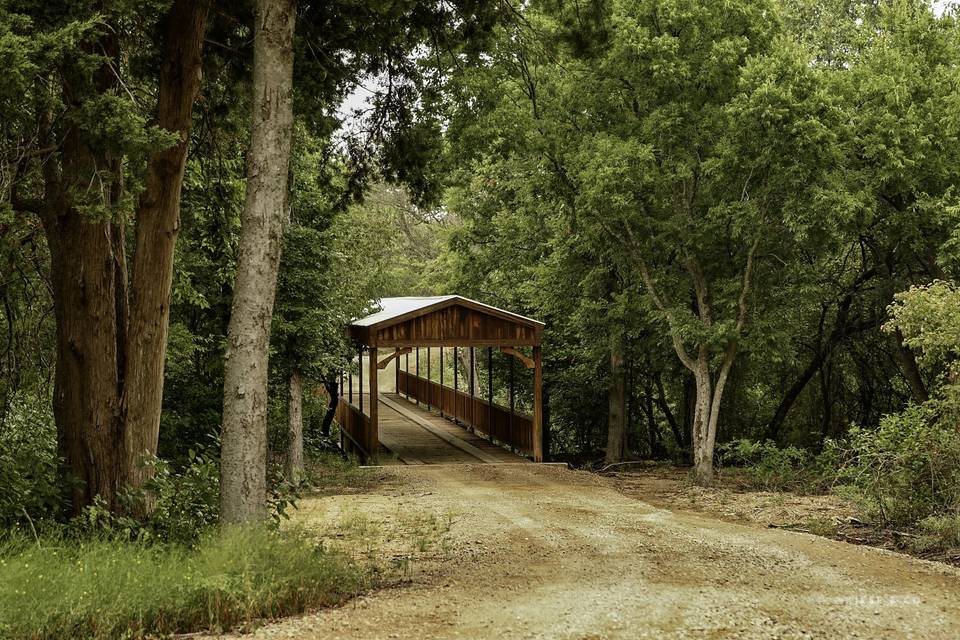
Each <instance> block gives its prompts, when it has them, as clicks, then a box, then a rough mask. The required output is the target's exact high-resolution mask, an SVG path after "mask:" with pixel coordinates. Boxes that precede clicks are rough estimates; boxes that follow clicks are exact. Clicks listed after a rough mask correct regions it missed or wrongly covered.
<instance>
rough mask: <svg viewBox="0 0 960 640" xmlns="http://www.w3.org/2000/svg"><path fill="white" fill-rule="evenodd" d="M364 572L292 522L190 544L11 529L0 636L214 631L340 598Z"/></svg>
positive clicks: (360, 583)
mask: <svg viewBox="0 0 960 640" xmlns="http://www.w3.org/2000/svg"><path fill="white" fill-rule="evenodd" d="M366 580H367V579H366V575H365V573H364V571H363V570H362V569H360V568H359V567H358V566H357V565H356V564H355V563H353V562H351V561H350V560H349V559H348V558H346V557H345V556H344V555H343V554H340V553H336V552H331V551H328V550H325V549H324V548H323V547H322V546H318V545H317V544H316V543H315V542H312V541H311V540H310V539H309V538H308V537H307V536H306V535H304V534H303V533H302V532H300V531H298V530H295V529H285V530H283V531H272V530H268V529H265V528H260V527H252V528H251V527H238V528H229V529H223V530H216V531H212V532H210V533H208V534H206V535H205V536H204V537H203V538H201V540H200V542H199V544H197V545H196V546H195V547H194V548H192V549H188V548H186V547H182V546H179V545H165V544H157V545H144V544H137V543H131V542H124V541H118V540H115V539H87V540H75V539H70V538H57V537H48V538H44V537H41V538H40V540H39V541H35V540H33V539H30V538H27V537H24V536H11V537H7V538H6V539H5V540H3V541H0V637H2V638H10V639H11V640H19V639H30V640H46V639H51V640H52V639H54V638H88V639H94V640H100V639H106V638H145V637H156V636H165V635H169V634H176V633H189V632H194V631H202V630H211V631H222V630H226V629H233V628H237V627H242V626H249V625H251V624H253V623H256V621H258V620H261V619H272V618H278V617H281V616H287V615H292V614H297V613H300V612H302V611H304V610H306V609H308V608H313V607H318V606H324V605H332V604H336V603H339V602H342V601H343V600H345V599H347V598H349V597H350V596H352V595H354V594H356V593H357V592H358V591H360V590H361V589H362V588H364V585H365V582H366Z"/></svg>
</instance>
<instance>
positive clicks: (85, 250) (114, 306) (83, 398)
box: [41, 0, 206, 511]
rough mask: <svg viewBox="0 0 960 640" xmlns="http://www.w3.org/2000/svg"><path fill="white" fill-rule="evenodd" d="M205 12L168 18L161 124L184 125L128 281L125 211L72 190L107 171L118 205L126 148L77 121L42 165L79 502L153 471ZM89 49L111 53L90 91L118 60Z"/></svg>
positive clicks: (111, 78) (70, 95) (60, 392)
mask: <svg viewBox="0 0 960 640" xmlns="http://www.w3.org/2000/svg"><path fill="white" fill-rule="evenodd" d="M205 20H206V3H205V2H193V1H191V0H176V1H175V2H174V3H173V6H172V7H171V9H170V14H169V15H168V16H167V18H166V21H167V29H166V34H165V37H166V40H165V47H166V49H165V62H164V65H163V69H162V71H161V82H160V87H159V105H158V116H157V124H158V125H159V126H161V127H163V128H165V129H168V130H171V131H176V132H178V133H181V134H182V136H183V137H182V142H181V144H179V145H177V146H175V147H174V148H173V149H168V150H164V151H161V152H158V153H156V154H154V155H153V156H151V158H150V159H149V163H148V175H147V181H146V185H145V190H144V192H143V195H142V197H141V200H140V203H139V206H138V210H137V214H136V224H137V236H136V237H137V239H136V245H137V250H136V255H135V267H134V271H135V273H134V282H133V284H132V286H130V287H128V282H127V262H126V240H125V221H124V220H114V221H112V222H101V221H97V220H94V219H92V218H91V217H89V216H86V215H84V214H82V213H80V212H79V211H78V210H77V208H76V207H75V205H74V203H73V201H72V196H71V192H72V191H73V190H74V189H77V190H83V189H86V188H87V185H89V183H90V182H91V179H90V176H91V175H99V176H103V175H110V176H112V182H111V183H110V185H109V186H110V189H109V196H108V197H105V198H104V201H103V202H102V203H101V204H103V205H105V206H106V207H108V208H109V207H112V206H113V205H115V204H116V203H117V202H118V201H119V199H120V195H121V192H122V188H123V185H122V181H121V178H122V171H121V160H120V159H119V158H112V157H108V156H107V155H105V154H104V153H103V152H102V151H98V150H96V149H93V148H91V147H90V146H89V145H88V143H87V141H86V140H85V139H84V133H83V131H82V130H81V129H79V128H78V127H77V126H75V125H72V126H68V128H67V130H66V132H65V133H64V135H63V140H62V145H61V146H60V149H59V152H58V153H57V154H55V156H54V157H52V158H50V159H48V160H47V161H46V162H45V163H44V165H43V177H44V184H45V187H44V188H45V194H44V206H43V211H42V212H41V217H42V219H43V223H44V229H45V231H46V234H47V240H48V245H49V247H50V255H51V280H52V284H53V299H54V315H55V319H56V324H57V366H56V380H55V385H54V386H55V390H54V416H55V419H56V423H57V433H58V442H59V444H60V449H61V453H62V455H63V457H64V460H65V462H66V467H67V469H68V471H69V472H70V474H71V475H73V476H75V478H76V479H77V480H79V481H80V483H79V484H76V483H75V485H74V489H73V493H72V506H73V509H74V511H78V510H80V509H81V508H82V507H84V506H85V505H88V504H90V503H91V502H92V501H93V499H94V497H95V496H100V497H101V498H102V499H103V500H104V501H105V503H106V504H107V506H108V507H109V508H113V507H114V506H115V496H116V492H117V491H118V490H119V489H120V488H121V487H122V486H124V485H133V486H138V485H140V484H141V483H142V481H143V480H144V479H145V477H146V474H147V473H148V471H145V470H144V469H143V468H141V467H140V466H139V465H137V464H136V461H137V460H136V459H138V458H139V457H140V455H141V454H142V453H144V452H147V453H155V452H156V447H157V436H158V428H159V421H160V399H161V395H162V387H163V359H164V350H165V347H166V326H167V318H168V312H169V310H168V307H169V298H170V281H171V276H170V274H171V273H172V262H173V251H174V247H173V241H174V239H175V236H176V227H177V225H178V223H177V222H176V220H177V218H178V215H179V194H180V185H181V182H182V178H183V163H184V156H185V154H186V143H185V140H186V131H187V130H188V128H189V124H190V111H191V108H192V104H193V101H194V98H195V95H196V91H197V86H198V84H199V70H200V47H201V46H202V43H203V39H204V34H205ZM95 50H96V52H97V53H103V54H104V55H106V56H107V58H108V61H107V62H105V63H104V64H103V66H102V67H101V68H100V69H98V70H97V71H96V72H95V73H94V81H95V87H96V91H97V92H98V93H104V92H108V91H112V90H115V89H116V88H117V85H118V83H119V80H118V77H117V72H116V70H117V69H119V68H121V65H120V64H119V58H120V50H119V45H118V43H117V40H116V38H115V37H114V36H110V35H108V36H104V37H103V38H102V39H101V40H100V41H99V42H98V43H97V45H96V47H95ZM72 73H73V74H75V73H76V71H75V70H74V71H65V72H64V73H63V74H62V75H63V78H64V81H63V82H64V96H65V101H66V103H67V105H68V106H69V107H71V108H80V106H81V104H82V102H83V100H84V99H85V98H86V97H88V96H87V95H85V94H83V93H75V92H74V91H73V87H72V86H71V79H72V77H73V76H72V75H71V74H72ZM82 84H83V83H82V82H81V83H80V85H82ZM42 128H44V129H47V130H48V131H49V130H50V129H52V125H51V124H50V123H49V122H46V123H45V124H44V126H43V127H42ZM50 135H51V138H52V136H53V135H54V134H53V133H52V131H51V132H50ZM50 142H51V143H53V142H54V140H52V139H51V140H50ZM53 146H56V145H55V144H54V145H53ZM171 219H172V220H173V221H174V222H173V223H172V235H171V225H170V224H169V221H170V220H171ZM164 265H165V266H164ZM128 292H129V296H128ZM128 298H132V300H129V301H128ZM128 302H129V303H128Z"/></svg>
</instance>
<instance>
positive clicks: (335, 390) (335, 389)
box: [320, 380, 340, 438]
mask: <svg viewBox="0 0 960 640" xmlns="http://www.w3.org/2000/svg"><path fill="white" fill-rule="evenodd" d="M323 386H324V387H326V388H327V395H328V396H330V402H329V403H328V405H327V411H326V413H324V414H323V422H322V423H321V425H320V435H322V436H323V437H324V438H326V437H329V436H330V426H331V425H333V419H334V418H335V417H336V416H337V405H338V404H340V383H339V382H338V381H337V380H331V381H327V382H324V383H323Z"/></svg>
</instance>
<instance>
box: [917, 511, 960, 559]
mask: <svg viewBox="0 0 960 640" xmlns="http://www.w3.org/2000/svg"><path fill="white" fill-rule="evenodd" d="M917 528H918V531H919V533H918V535H917V537H916V538H914V539H912V540H911V541H910V546H911V547H912V548H913V549H914V550H915V551H919V552H921V553H925V552H931V551H933V552H937V551H943V550H946V551H952V552H954V553H955V552H956V550H957V549H960V515H957V514H956V513H952V514H948V515H942V516H928V517H926V518H924V519H923V520H921V521H920V523H919V525H918V527H917Z"/></svg>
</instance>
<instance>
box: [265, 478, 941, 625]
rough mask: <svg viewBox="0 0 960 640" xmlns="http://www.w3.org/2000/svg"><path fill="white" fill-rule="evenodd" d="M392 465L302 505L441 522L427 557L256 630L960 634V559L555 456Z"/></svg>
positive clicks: (372, 519)
mask: <svg viewBox="0 0 960 640" xmlns="http://www.w3.org/2000/svg"><path fill="white" fill-rule="evenodd" d="M383 473H384V480H385V482H383V483H381V484H379V485H378V486H377V488H376V489H374V490H373V491H372V492H370V493H366V494H362V495H354V496H330V497H323V498H316V499H313V500H311V501H308V502H307V503H306V504H305V505H303V507H302V509H301V513H300V517H301V519H302V520H304V522H306V523H307V524H308V526H309V524H310V523H311V522H313V523H314V524H315V525H316V526H318V527H321V528H322V526H328V525H329V524H330V523H334V522H338V521H340V522H343V521H344V520H345V519H346V520H347V521H350V522H352V523H353V524H348V525H343V526H348V527H349V526H356V523H357V522H363V523H366V525H365V526H369V527H373V528H378V530H379V531H380V532H381V533H383V532H384V531H387V532H389V531H391V530H392V529H391V526H392V525H391V523H392V522H395V521H397V520H401V521H410V522H414V521H415V522H433V523H437V522H445V523H447V524H446V525H444V526H443V527H442V529H441V531H440V533H439V534H438V535H440V537H442V541H441V544H439V545H438V546H437V547H436V553H435V554H434V555H432V556H431V558H432V560H430V559H428V560H427V561H425V562H421V563H419V564H417V568H415V569H413V570H412V573H411V574H410V580H409V581H408V582H404V583H402V584H399V585H396V586H394V587H391V588H387V589H383V590H380V591H376V592H373V593H371V594H368V595H367V596H364V597H362V598H359V599H356V600H353V601H351V602H350V603H348V604H346V605H344V606H343V607H340V608H336V609H329V610H325V611H322V612H319V613H316V614H310V615H307V616H304V617H302V618H298V619H294V620H288V621H285V622H281V623H277V624H272V625H269V626H266V627H263V628H261V629H260V630H258V631H257V632H256V633H255V634H254V636H253V637H256V638H303V639H313V638H349V639H361V638H362V639H364V640H367V639H374V638H576V639H588V638H831V639H834V638H925V639H932V638H944V639H953V638H960V572H958V571H957V570H955V569H952V568H950V567H947V566H945V565H938V564H933V563H927V562H924V561H920V560H915V559H911V558H908V557H905V556H900V555H895V554H892V553H889V552H885V551H880V550H877V549H872V548H866V547H857V546H852V545H848V544H843V543H839V542H834V541H831V540H827V539H824V538H818V537H814V536H810V535H806V534H801V533H791V532H787V531H781V530H773V529H763V528H759V527H752V526H744V525H739V524H733V523H729V522H722V521H719V520H713V519H708V518H704V517H700V516H697V515H691V514H687V513H672V512H669V511H664V510H659V509H656V508H654V507H652V506H650V505H648V504H646V503H644V502H641V501H638V500H636V499H633V498H630V497H627V496H625V495H623V494H621V493H618V492H617V491H616V490H615V489H614V488H613V486H612V485H611V484H610V483H609V482H608V481H606V480H604V479H603V478H599V477H597V476H593V475H590V474H587V473H581V472H574V471H568V470H566V469H564V468H560V467H541V466H535V465H514V466H493V465H476V466H456V467H396V468H392V469H390V470H388V471H384V472H383ZM404 519H407V520H404ZM410 519H412V520H410ZM318 523H327V525H322V524H318ZM424 535H428V534H427V533H425V534H424ZM386 538H390V535H389V533H388V534H387V535H386ZM394 542H396V541H394ZM370 551H371V552H372V553H387V554H388V553H390V550H389V548H384V549H370ZM415 564H416V563H415ZM247 637H249V636H247Z"/></svg>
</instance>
